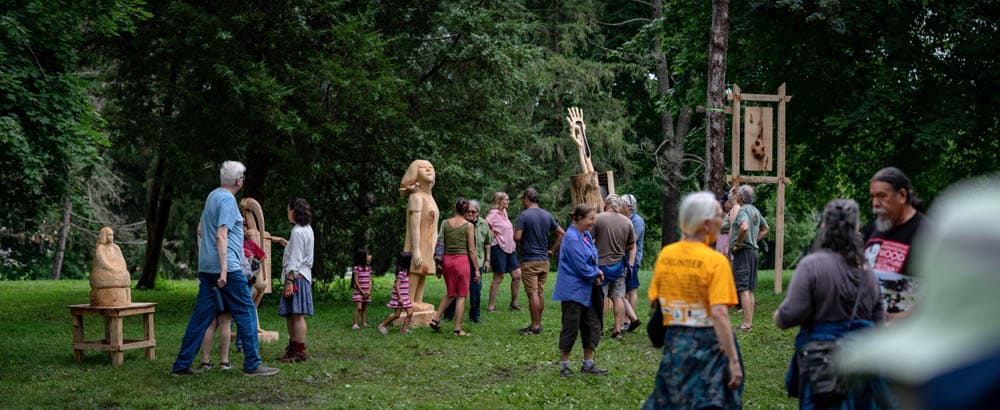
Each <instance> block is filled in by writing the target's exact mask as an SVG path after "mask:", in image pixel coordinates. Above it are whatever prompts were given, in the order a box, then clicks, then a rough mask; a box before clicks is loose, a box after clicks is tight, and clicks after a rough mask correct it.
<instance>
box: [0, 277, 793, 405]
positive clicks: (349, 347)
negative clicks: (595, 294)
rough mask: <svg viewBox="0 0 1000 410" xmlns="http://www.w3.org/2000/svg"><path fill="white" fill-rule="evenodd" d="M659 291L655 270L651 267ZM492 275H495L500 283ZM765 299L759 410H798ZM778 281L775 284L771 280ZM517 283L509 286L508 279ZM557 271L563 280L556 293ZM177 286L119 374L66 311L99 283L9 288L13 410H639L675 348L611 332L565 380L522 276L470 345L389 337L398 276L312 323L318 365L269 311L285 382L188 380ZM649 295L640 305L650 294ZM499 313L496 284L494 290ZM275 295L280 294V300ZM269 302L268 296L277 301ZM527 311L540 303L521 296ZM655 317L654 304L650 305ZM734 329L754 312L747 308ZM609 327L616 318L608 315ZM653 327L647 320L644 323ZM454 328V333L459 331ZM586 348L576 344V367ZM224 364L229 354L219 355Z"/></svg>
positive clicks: (91, 332) (5, 373)
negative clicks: (361, 302) (77, 349)
mask: <svg viewBox="0 0 1000 410" xmlns="http://www.w3.org/2000/svg"><path fill="white" fill-rule="evenodd" d="M642 275H643V278H644V280H643V283H648V279H649V276H650V275H651V273H650V272H648V271H647V272H642ZM486 276H487V278H489V277H491V275H486ZM760 276H761V278H762V279H761V281H760V284H759V291H758V294H757V303H758V308H757V314H756V320H755V321H754V332H752V333H742V332H740V333H738V336H737V337H738V339H739V342H740V346H741V349H742V351H743V354H744V363H745V365H746V375H747V376H746V383H747V386H746V390H745V392H746V394H745V398H744V404H745V405H746V407H748V408H792V407H795V406H796V405H797V403H796V402H795V401H793V400H790V399H788V398H786V397H785V395H784V388H783V379H784V372H785V366H786V364H787V360H788V358H789V356H790V354H791V346H792V338H793V336H794V334H793V333H792V332H791V331H788V332H782V331H779V330H777V329H775V328H774V325H773V324H772V323H771V321H770V316H771V313H772V312H773V311H774V309H775V308H776V307H777V305H778V303H780V300H781V295H774V294H773V293H772V292H771V291H770V289H771V288H772V287H773V285H772V284H773V273H770V272H767V271H762V272H761V275H760ZM765 278H771V279H765ZM508 280H509V279H508ZM553 282H554V274H551V275H550V278H549V285H548V290H549V295H551V290H552V283H553ZM160 283H161V284H163V285H166V289H157V290H153V291H134V292H133V296H132V298H133V300H134V301H136V302H157V303H159V305H158V306H157V313H156V338H157V343H158V346H157V359H156V360H153V361H148V360H145V359H143V354H142V350H141V349H140V350H131V351H128V352H126V353H125V363H124V365H123V366H121V367H118V368H113V367H111V366H110V361H109V359H108V358H107V356H106V355H104V354H102V353H99V352H87V353H86V356H85V358H84V361H83V362H82V363H77V362H75V361H73V355H72V349H71V340H72V326H71V323H70V317H69V313H68V310H67V309H66V307H65V306H66V305H69V304H76V303H86V302H87V298H88V292H89V285H88V282H87V281H85V280H79V281H65V280H64V281H58V282H50V281H35V282H0V298H2V300H3V303H2V304H0V323H2V325H0V327H2V329H3V331H2V332H0V343H2V346H4V347H3V349H2V351H0V365H2V368H0V397H3V398H4V400H3V402H2V404H0V406H4V407H60V408H66V407H70V408H117V407H124V408H163V407H167V408H190V407H237V408H240V407H310V408H380V409H381V408H401V409H402V408H414V409H447V408H462V409H465V408H486V409H492V408H560V409H565V408H638V407H639V406H641V404H642V403H643V401H644V400H645V398H646V397H647V396H648V395H649V392H650V391H651V390H652V387H653V378H654V375H655V374H656V370H657V368H658V365H659V360H660V357H661V352H660V351H659V350H658V349H655V348H653V347H651V346H650V345H649V342H648V340H647V339H646V336H645V334H644V332H645V329H641V330H639V331H637V332H636V333H634V334H628V335H626V337H625V339H624V340H623V341H621V342H619V341H615V340H612V339H610V338H608V337H605V338H604V339H603V340H602V341H601V345H600V347H598V349H597V361H598V364H599V365H600V366H602V367H605V368H608V369H609V370H610V371H611V374H610V375H609V376H606V377H584V376H582V375H577V376H576V377H573V378H569V379H563V378H560V377H559V375H558V349H557V346H558V332H559V315H560V310H559V304H558V303H556V302H553V301H551V300H547V301H546V309H545V313H544V318H543V326H544V329H545V330H544V332H543V333H542V334H541V335H539V336H518V335H517V329H519V328H521V327H524V326H525V325H527V324H528V313H527V311H521V312H512V311H509V310H507V309H506V306H507V302H509V300H510V295H509V287H508V286H507V285H508V282H506V281H505V282H504V283H503V285H501V289H500V296H499V297H498V301H497V307H498V312H496V313H489V312H485V311H484V312H483V314H482V315H483V318H484V323H482V324H473V323H471V322H466V323H465V324H464V325H463V326H464V328H465V329H466V330H467V331H469V332H471V333H473V336H472V337H469V338H458V337H453V336H450V335H449V334H447V333H443V334H437V333H432V332H431V331H430V330H429V329H426V328H418V329H416V330H415V332H414V333H413V334H410V335H401V334H399V333H398V328H393V329H391V330H392V333H390V334H389V335H388V336H383V335H382V334H380V333H378V331H377V330H376V329H375V325H376V324H377V323H378V322H380V321H382V320H383V319H384V318H385V317H386V316H387V315H388V314H389V313H390V311H389V309H388V308H385V307H384V304H385V302H386V301H387V300H388V296H389V289H390V287H391V277H390V276H386V277H382V278H375V281H374V283H375V286H376V290H375V291H374V292H373V296H374V298H375V300H376V303H373V304H372V305H370V307H369V319H368V321H369V323H370V324H371V325H372V326H371V327H369V328H367V329H363V330H359V331H353V330H351V329H350V326H351V314H352V312H353V309H354V306H353V304H351V303H349V302H330V301H320V302H317V304H316V315H315V316H314V317H312V318H309V319H307V323H308V326H309V333H308V336H307V343H308V348H309V351H310V353H311V354H312V355H313V357H314V360H311V361H308V362H304V363H298V364H284V363H279V362H278V361H277V360H276V358H277V357H278V356H280V355H281V354H282V353H283V350H284V346H285V344H286V343H287V333H286V330H285V324H284V319H282V318H281V317H278V316H277V314H276V310H277V308H276V306H274V305H273V304H272V305H266V306H262V308H261V323H262V326H263V327H264V328H265V329H268V330H278V331H279V332H280V333H281V336H282V338H281V340H280V341H279V342H275V343H267V344H262V345H261V355H262V356H263V358H264V361H265V363H267V364H268V365H272V366H276V367H278V368H280V369H281V371H282V373H281V374H280V375H278V376H277V377H272V378H253V379H252V378H245V377H243V376H242V375H240V374H239V368H240V362H241V361H242V358H243V356H242V354H239V353H235V352H234V353H233V354H232V361H233V362H234V364H236V370H234V371H232V372H221V371H218V370H214V371H211V372H208V373H207V374H205V375H202V376H200V377H194V378H184V379H175V378H172V377H171V376H170V374H169V372H170V365H171V363H172V362H173V359H174V356H175V355H176V354H177V351H178V349H179V345H180V341H181V338H182V336H183V333H184V329H185V327H186V325H187V320H188V318H189V316H190V312H191V307H192V305H193V303H194V299H195V294H196V293H197V282H196V281H166V282H160ZM443 288H444V286H443V283H442V282H441V281H440V280H436V279H430V280H428V287H427V291H426V297H425V300H426V301H428V302H437V301H439V300H440V297H441V296H442V294H443ZM643 295H644V290H643V293H640V300H644V299H645V297H644V296H643ZM483 296H484V301H483V308H484V309H485V304H486V301H485V299H486V297H488V284H486V289H484V292H483ZM272 300H273V299H272ZM266 301H267V300H266V299H265V302H266ZM520 303H521V304H522V305H523V306H525V307H526V306H527V299H526V298H525V297H524V296H523V295H521V297H520ZM639 311H640V312H641V313H640V315H641V316H645V315H646V314H647V312H648V309H647V308H645V307H640V308H639ZM87 319H89V320H85V329H86V334H87V338H88V339H93V338H99V337H100V336H99V335H101V334H102V332H103V327H102V326H103V325H102V323H100V322H99V321H98V320H96V318H89V317H88V318H87ZM732 320H733V322H734V323H739V321H740V320H741V318H740V317H739V315H737V314H734V315H733V317H732ZM606 323H609V322H607V321H606ZM644 327H645V326H643V328H644ZM447 328H449V327H447V326H446V329H447ZM140 335H141V323H140V321H139V319H138V318H137V317H130V318H126V322H125V337H126V338H138V337H139V336H140ZM581 354H582V350H581V349H580V348H579V342H577V346H576V348H575V349H574V354H573V356H572V360H573V362H574V367H578V366H579V362H580V360H581ZM213 361H215V362H217V361H218V354H217V353H216V354H214V355H213Z"/></svg>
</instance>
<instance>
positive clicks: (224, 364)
mask: <svg viewBox="0 0 1000 410" xmlns="http://www.w3.org/2000/svg"><path fill="white" fill-rule="evenodd" d="M219 369H220V370H223V371H226V370H233V364H232V363H231V362H219Z"/></svg>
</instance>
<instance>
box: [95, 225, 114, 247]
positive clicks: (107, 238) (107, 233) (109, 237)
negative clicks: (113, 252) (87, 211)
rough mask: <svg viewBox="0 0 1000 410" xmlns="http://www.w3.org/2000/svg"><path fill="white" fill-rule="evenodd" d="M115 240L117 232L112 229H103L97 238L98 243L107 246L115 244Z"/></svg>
mask: <svg viewBox="0 0 1000 410" xmlns="http://www.w3.org/2000/svg"><path fill="white" fill-rule="evenodd" d="M114 240H115V231H113V230H111V228H103V229H101V233H100V234H98V237H97V243H100V244H105V245H107V244H110V243H112V242H114Z"/></svg>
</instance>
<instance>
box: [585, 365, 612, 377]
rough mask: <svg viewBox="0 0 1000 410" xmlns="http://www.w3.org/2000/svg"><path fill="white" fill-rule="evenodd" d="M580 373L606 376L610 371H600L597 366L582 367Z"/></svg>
mask: <svg viewBox="0 0 1000 410" xmlns="http://www.w3.org/2000/svg"><path fill="white" fill-rule="evenodd" d="M580 373H583V374H596V375H605V374H608V369H598V368H597V366H590V367H581V368H580Z"/></svg>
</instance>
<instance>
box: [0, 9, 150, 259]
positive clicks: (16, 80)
mask: <svg viewBox="0 0 1000 410" xmlns="http://www.w3.org/2000/svg"><path fill="white" fill-rule="evenodd" d="M141 6H142V1H138V0H119V1H72V2H64V1H46V0H36V1H3V2H0V10H3V11H2V12H0V181H2V182H0V197H2V198H3V205H2V206H3V208H4V211H3V212H2V213H0V248H8V247H13V248H8V249H13V252H14V253H15V254H14V255H8V256H10V257H11V258H13V261H12V262H11V263H12V266H14V268H12V270H17V268H16V267H17V266H21V267H26V268H27V269H28V270H32V271H45V270H47V269H48V266H45V265H44V261H45V260H46V259H45V258H44V257H43V258H39V257H38V256H45V255H46V254H47V252H46V251H41V252H39V250H40V249H44V248H46V247H44V246H43V247H41V248H37V245H38V244H41V243H44V244H49V243H51V237H50V235H52V234H54V232H38V229H39V228H40V227H41V226H43V225H45V224H46V223H49V221H51V220H53V219H57V218H58V217H57V216H53V212H54V210H58V209H59V208H61V206H62V204H63V202H64V201H63V199H64V198H65V197H66V196H69V195H72V196H76V197H79V196H80V195H81V193H80V192H79V188H80V187H79V186H78V184H77V185H74V181H76V180H77V178H78V176H79V175H77V174H75V173H74V172H75V171H79V170H81V169H86V168H87V167H90V166H92V165H93V164H94V163H95V161H97V159H98V157H99V155H100V150H101V149H103V148H104V147H106V146H107V145H108V139H107V138H106V136H105V135H104V134H103V133H102V131H101V129H102V127H103V120H102V118H101V116H100V115H98V113H97V111H96V109H95V105H96V102H95V101H94V100H93V99H92V98H91V97H90V92H89V89H90V88H91V87H92V85H93V82H92V77H93V76H91V75H88V74H87V73H88V72H90V70H92V69H93V67H94V66H95V65H99V64H100V63H101V60H100V54H98V53H95V49H96V48H97V47H96V46H97V44H99V43H100V42H101V41H104V40H106V39H108V38H110V37H114V36H117V35H119V34H121V33H123V32H128V31H132V30H134V29H135V24H136V23H137V21H141V20H142V19H144V18H145V17H146V16H147V13H146V12H145V11H144V10H143V9H142V7H141ZM29 238H34V239H29ZM22 245H23V247H22ZM20 251H24V252H20ZM18 253H21V254H18ZM5 259H6V258H5ZM32 275H34V274H32Z"/></svg>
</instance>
